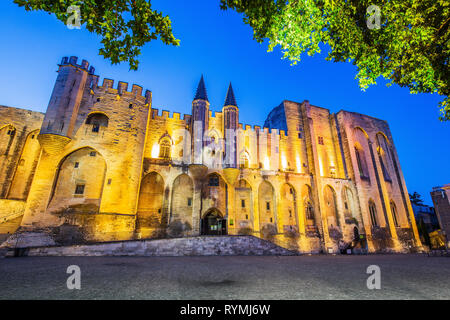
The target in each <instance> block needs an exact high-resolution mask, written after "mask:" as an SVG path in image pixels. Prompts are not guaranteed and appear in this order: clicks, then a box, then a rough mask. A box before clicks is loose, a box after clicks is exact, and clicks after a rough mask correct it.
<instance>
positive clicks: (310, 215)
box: [301, 184, 317, 232]
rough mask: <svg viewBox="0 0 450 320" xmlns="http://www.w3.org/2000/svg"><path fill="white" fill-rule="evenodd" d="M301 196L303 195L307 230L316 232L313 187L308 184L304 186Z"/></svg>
mask: <svg viewBox="0 0 450 320" xmlns="http://www.w3.org/2000/svg"><path fill="white" fill-rule="evenodd" d="M301 194H302V202H303V210H304V216H305V220H306V230H307V231H311V232H315V231H316V227H317V224H316V216H315V210H314V201H313V197H312V189H311V186H310V185H308V184H305V185H303V187H302V193H301Z"/></svg>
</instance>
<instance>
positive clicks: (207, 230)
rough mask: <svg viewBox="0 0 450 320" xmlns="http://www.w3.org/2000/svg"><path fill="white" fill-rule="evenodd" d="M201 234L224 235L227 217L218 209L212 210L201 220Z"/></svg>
mask: <svg viewBox="0 0 450 320" xmlns="http://www.w3.org/2000/svg"><path fill="white" fill-rule="evenodd" d="M201 230H202V235H216V236H220V235H226V234H227V219H224V218H223V217H222V215H221V213H220V212H219V211H218V210H212V211H211V212H209V213H207V214H206V215H205V217H204V218H203V219H202V220H201Z"/></svg>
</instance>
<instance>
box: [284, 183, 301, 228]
mask: <svg viewBox="0 0 450 320" xmlns="http://www.w3.org/2000/svg"><path fill="white" fill-rule="evenodd" d="M280 199H281V203H280V204H281V212H280V220H281V221H280V224H281V226H282V230H283V231H284V232H293V231H295V232H298V221H297V192H296V191H295V188H294V187H293V186H292V185H291V184H290V183H287V182H286V183H284V184H283V185H282V186H281V189H280Z"/></svg>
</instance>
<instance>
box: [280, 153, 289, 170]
mask: <svg viewBox="0 0 450 320" xmlns="http://www.w3.org/2000/svg"><path fill="white" fill-rule="evenodd" d="M281 166H282V167H283V170H286V169H287V166H288V165H287V160H286V156H285V155H284V154H282V155H281Z"/></svg>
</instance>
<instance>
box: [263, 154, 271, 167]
mask: <svg viewBox="0 0 450 320" xmlns="http://www.w3.org/2000/svg"><path fill="white" fill-rule="evenodd" d="M264 169H265V170H269V169H270V161H269V157H267V156H266V157H265V158H264Z"/></svg>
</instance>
